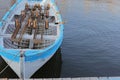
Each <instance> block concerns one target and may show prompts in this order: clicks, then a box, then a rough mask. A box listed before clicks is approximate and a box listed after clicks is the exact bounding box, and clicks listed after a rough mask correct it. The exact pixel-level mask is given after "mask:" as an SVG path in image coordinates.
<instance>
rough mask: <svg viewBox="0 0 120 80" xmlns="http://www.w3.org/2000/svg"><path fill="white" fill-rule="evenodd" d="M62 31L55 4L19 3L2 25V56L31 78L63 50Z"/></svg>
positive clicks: (50, 0) (22, 0) (28, 0)
mask: <svg viewBox="0 0 120 80" xmlns="http://www.w3.org/2000/svg"><path fill="white" fill-rule="evenodd" d="M63 29H64V27H63V22H62V19H61V15H60V14H59V10H58V8H57V7H56V5H55V2H54V0H17V1H16V3H15V4H14V5H13V6H12V7H11V8H10V10H9V11H8V12H7V13H6V14H5V16H4V17H3V18H2V20H1V22H0V44H1V45H0V55H1V56H2V58H3V59H4V60H5V61H6V62H7V64H8V65H9V66H10V67H11V68H12V69H13V71H14V72H15V73H16V74H17V75H18V77H20V78H30V77H31V76H32V75H33V74H34V73H35V72H36V71H37V70H38V69H39V68H41V67H42V66H43V65H44V64H45V63H46V62H47V61H48V60H49V59H50V58H51V57H52V56H53V55H54V53H55V52H56V51H57V49H58V48H59V47H60V45H61V43H62V40H63Z"/></svg>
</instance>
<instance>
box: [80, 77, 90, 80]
mask: <svg viewBox="0 0 120 80" xmlns="http://www.w3.org/2000/svg"><path fill="white" fill-rule="evenodd" d="M80 80H90V79H89V77H81V78H80Z"/></svg>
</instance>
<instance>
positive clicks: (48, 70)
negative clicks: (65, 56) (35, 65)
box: [0, 49, 62, 78]
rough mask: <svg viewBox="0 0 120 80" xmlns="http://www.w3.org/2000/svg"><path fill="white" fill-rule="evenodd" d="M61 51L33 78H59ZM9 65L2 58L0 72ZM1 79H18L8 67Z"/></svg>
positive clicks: (0, 76)
mask: <svg viewBox="0 0 120 80" xmlns="http://www.w3.org/2000/svg"><path fill="white" fill-rule="evenodd" d="M61 60H62V57H61V49H58V50H57V52H56V53H55V55H54V56H53V57H52V58H51V59H50V60H49V61H48V62H47V63H46V64H45V65H44V66H43V67H42V68H40V69H39V70H38V71H37V72H36V73H35V74H34V75H33V76H32V78H53V77H54V78H59V77H60V74H61V64H62V61H61ZM6 65H7V64H6V63H5V61H4V60H3V59H2V58H1V57H0V71H1V70H2V69H3V68H5V66H6ZM0 78H18V77H17V75H16V74H15V73H14V72H13V71H12V69H11V68H10V67H8V68H7V69H6V70H5V71H4V72H3V73H2V74H1V75H0Z"/></svg>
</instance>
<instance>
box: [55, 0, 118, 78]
mask: <svg viewBox="0 0 120 80" xmlns="http://www.w3.org/2000/svg"><path fill="white" fill-rule="evenodd" d="M62 1H64V0H62ZM57 2H58V5H59V7H60V10H61V12H62V16H63V18H64V19H65V20H67V23H66V24H65V30H64V41H63V45H62V46H63V48H62V55H63V56H62V58H63V67H62V73H61V77H71V76H72V77H83V76H86V77H89V76H92V77H93V76H120V64H119V63H120V58H119V57H120V53H119V52H120V14H119V13H120V0H74V1H73V0H65V1H64V2H65V3H64V4H63V3H62V2H61V0H57ZM61 5H62V6H61ZM62 7H63V8H62Z"/></svg>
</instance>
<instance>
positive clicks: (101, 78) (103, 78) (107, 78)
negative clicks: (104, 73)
mask: <svg viewBox="0 0 120 80" xmlns="http://www.w3.org/2000/svg"><path fill="white" fill-rule="evenodd" d="M99 80H109V77H99Z"/></svg>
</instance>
